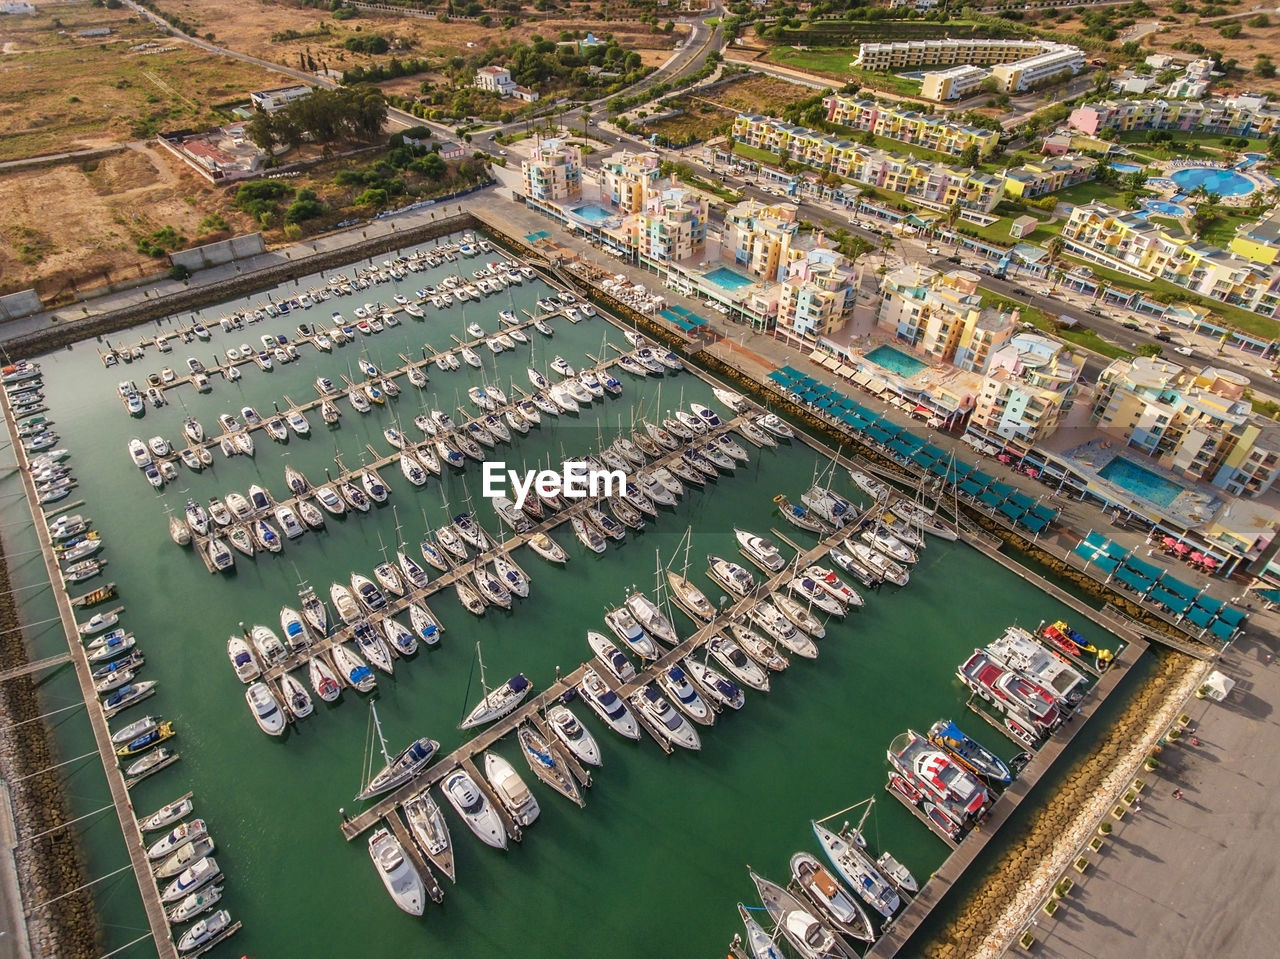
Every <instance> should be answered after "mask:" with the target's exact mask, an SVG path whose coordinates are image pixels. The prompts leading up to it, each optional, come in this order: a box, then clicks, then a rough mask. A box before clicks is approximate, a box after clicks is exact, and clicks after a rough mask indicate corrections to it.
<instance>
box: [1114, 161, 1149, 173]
mask: <svg viewBox="0 0 1280 959" xmlns="http://www.w3.org/2000/svg"><path fill="white" fill-rule="evenodd" d="M1110 166H1111V169H1113V170H1115V171H1116V172H1117V173H1137V172H1139V171H1140V170H1142V169H1143V167H1142V166H1141V165H1140V164H1137V163H1112V164H1110Z"/></svg>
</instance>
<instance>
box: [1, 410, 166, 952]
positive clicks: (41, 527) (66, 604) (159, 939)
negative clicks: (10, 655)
mask: <svg viewBox="0 0 1280 959" xmlns="http://www.w3.org/2000/svg"><path fill="white" fill-rule="evenodd" d="M4 412H5V425H6V426H7V428H8V431H9V440H10V442H11V443H12V444H13V450H14V453H15V455H17V457H18V465H19V470H18V473H19V475H20V476H21V477H22V485H23V488H24V489H25V491H26V494H27V502H28V503H29V504H31V511H32V516H33V519H34V520H35V522H34V524H33V525H34V527H35V532H36V537H37V539H38V540H39V543H40V552H41V554H42V556H43V558H44V564H45V571H46V573H47V574H48V577H49V582H50V583H52V584H53V595H54V598H55V600H56V601H57V604H58V617H59V618H60V619H61V621H62V630H63V633H64V634H65V635H66V637H67V643H68V647H69V648H68V653H69V657H70V660H71V662H72V663H73V664H74V665H75V671H76V680H77V681H78V682H79V684H80V695H81V696H82V697H83V698H84V701H85V702H86V703H87V704H88V709H87V710H86V712H87V713H88V716H89V724H90V726H91V728H92V729H93V741H94V745H95V746H96V747H97V749H98V754H99V758H101V760H102V770H103V773H104V774H105V775H106V779H107V786H108V788H109V789H110V790H111V802H112V805H114V806H115V811H116V816H117V818H118V819H119V820H120V829H121V832H122V833H123V835H124V841H125V848H126V849H128V851H129V862H130V865H131V866H132V867H133V873H134V878H135V879H136V880H137V882H138V892H139V893H140V894H141V896H142V905H143V907H144V908H145V909H146V913H147V924H148V926H149V927H150V929H151V938H152V940H153V942H154V944H155V948H156V954H157V955H158V956H159V959H177V956H178V950H177V948H176V947H175V946H174V943H173V938H172V937H171V935H170V933H169V921H168V919H167V918H166V917H165V914H164V907H163V904H162V903H161V902H160V890H159V888H158V887H157V885H156V880H155V878H154V876H153V874H152V871H151V863H150V862H149V861H148V860H147V852H146V847H145V846H144V844H143V838H142V833H141V832H140V831H139V829H138V821H137V818H136V817H135V815H134V811H133V805H132V803H131V802H130V800H129V790H128V788H127V787H126V784H125V779H124V773H123V771H122V770H121V768H120V765H119V763H118V762H117V761H116V752H115V746H114V745H113V744H112V742H111V731H110V730H109V729H108V728H107V719H106V716H105V715H104V714H103V711H102V709H101V708H100V707H99V705H98V694H97V692H96V691H95V690H94V688H93V677H92V675H91V673H92V668H91V666H90V664H89V658H88V653H87V652H86V651H85V648H84V644H83V643H82V642H81V641H80V633H79V630H78V629H77V626H76V618H75V611H74V609H73V607H72V605H71V600H70V599H69V597H68V596H67V591H66V589H65V588H64V584H63V582H62V573H61V570H60V568H59V566H58V554H57V552H56V551H55V550H54V548H53V540H52V539H51V538H50V536H49V528H48V526H47V522H48V520H47V517H46V516H45V514H43V512H42V511H41V510H40V509H39V507H37V506H36V505H35V504H37V503H38V502H39V497H38V496H37V494H36V489H35V482H34V481H33V479H32V476H31V471H30V470H29V469H28V468H27V456H26V454H25V452H23V447H22V441H21V440H20V438H19V437H18V433H17V429H16V427H15V424H14V419H13V415H12V411H11V410H10V408H9V401H8V398H7V397H6V398H5V399H4Z"/></svg>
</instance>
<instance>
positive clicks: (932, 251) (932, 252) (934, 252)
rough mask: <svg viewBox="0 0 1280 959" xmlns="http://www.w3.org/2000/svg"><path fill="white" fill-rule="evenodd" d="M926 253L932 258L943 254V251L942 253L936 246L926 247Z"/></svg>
mask: <svg viewBox="0 0 1280 959" xmlns="http://www.w3.org/2000/svg"><path fill="white" fill-rule="evenodd" d="M924 251H925V252H926V253H928V254H929V255H931V256H937V255H938V254H939V253H941V252H942V251H941V250H939V249H938V248H937V247H936V246H926V247H925V248H924Z"/></svg>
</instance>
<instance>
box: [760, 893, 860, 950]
mask: <svg viewBox="0 0 1280 959" xmlns="http://www.w3.org/2000/svg"><path fill="white" fill-rule="evenodd" d="M751 880H752V882H754V883H755V884H756V892H757V893H759V895H760V901H761V902H762V903H764V907H765V910H766V911H767V912H768V913H769V918H770V919H772V920H773V921H774V922H775V923H776V924H777V926H778V927H779V928H780V929H781V930H782V934H783V936H785V937H786V939H787V941H788V942H789V943H791V945H792V946H794V947H795V949H796V951H797V953H798V954H799V955H800V956H802V957H803V959H852V956H853V954H852V953H850V952H849V951H848V950H847V949H846V948H845V947H844V945H842V944H841V941H840V939H838V938H837V936H836V934H835V933H834V932H832V931H831V929H829V928H828V927H827V926H826V925H825V924H823V922H822V921H821V920H819V919H818V917H817V916H815V915H814V914H813V913H811V912H810V911H809V910H808V909H807V908H806V907H805V905H804V904H803V903H802V902H801V901H800V900H799V899H797V898H796V897H795V896H793V895H792V894H791V893H789V892H787V890H785V889H783V888H782V887H781V886H779V885H778V884H777V883H775V882H770V881H769V880H768V879H765V878H764V877H763V876H758V875H756V873H754V872H752V873H751Z"/></svg>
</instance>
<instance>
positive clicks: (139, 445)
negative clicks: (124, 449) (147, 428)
mask: <svg viewBox="0 0 1280 959" xmlns="http://www.w3.org/2000/svg"><path fill="white" fill-rule="evenodd" d="M128 448H129V458H130V459H131V460H133V465H134V466H136V467H138V469H146V468H147V467H148V466H150V465H151V463H152V459H151V451H150V450H149V449H147V444H146V443H144V442H142V440H140V439H138V438H137V437H136V436H135V437H134V438H133V439H131V440H129V443H128Z"/></svg>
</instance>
